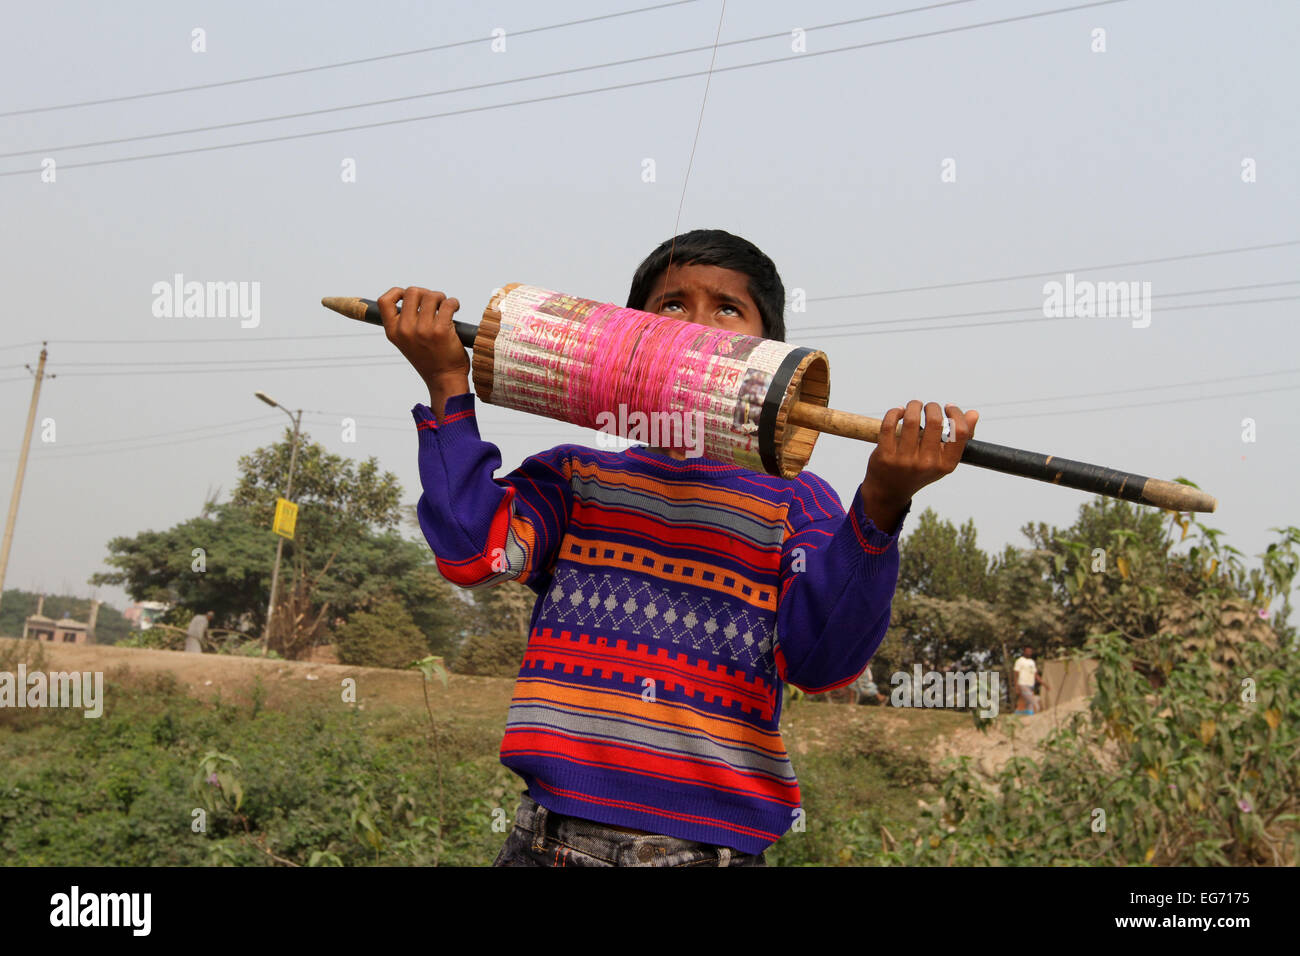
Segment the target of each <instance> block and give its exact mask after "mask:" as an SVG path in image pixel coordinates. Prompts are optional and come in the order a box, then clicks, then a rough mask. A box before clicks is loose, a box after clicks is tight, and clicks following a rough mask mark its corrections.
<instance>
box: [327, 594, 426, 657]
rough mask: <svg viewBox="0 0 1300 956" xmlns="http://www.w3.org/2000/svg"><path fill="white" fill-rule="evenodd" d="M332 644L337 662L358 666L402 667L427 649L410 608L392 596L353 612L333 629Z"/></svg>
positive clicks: (420, 655)
mask: <svg viewBox="0 0 1300 956" xmlns="http://www.w3.org/2000/svg"><path fill="white" fill-rule="evenodd" d="M334 648H335V651H336V653H337V654H338V658H339V663H340V664H351V665H354V666H359V667H405V666H406V665H407V664H409V663H411V662H412V661H414V660H417V659H419V658H421V657H424V656H426V655H427V654H428V653H429V644H428V640H427V639H426V638H425V636H424V634H423V633H421V631H420V629H419V628H418V627H417V626H416V624H415V621H414V620H413V619H412V618H411V614H410V612H409V611H407V610H406V608H405V607H404V606H403V605H402V604H401V602H399V601H397V600H396V599H395V598H392V597H388V598H385V599H384V600H382V601H380V602H378V603H377V604H376V605H375V606H374V607H373V608H372V609H370V610H367V611H360V612H358V613H356V614H353V615H352V618H351V619H350V620H349V621H348V622H347V623H346V624H344V625H343V626H342V627H340V628H339V629H338V631H337V632H336V634H335V640H334Z"/></svg>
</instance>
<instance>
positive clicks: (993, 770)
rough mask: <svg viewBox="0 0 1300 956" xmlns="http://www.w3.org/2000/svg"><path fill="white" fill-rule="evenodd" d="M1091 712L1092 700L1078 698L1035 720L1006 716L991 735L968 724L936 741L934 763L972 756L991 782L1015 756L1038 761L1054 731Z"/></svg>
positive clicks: (979, 769) (976, 767) (1035, 715)
mask: <svg viewBox="0 0 1300 956" xmlns="http://www.w3.org/2000/svg"><path fill="white" fill-rule="evenodd" d="M1087 709H1088V698H1086V697H1076V698H1075V699H1074V700H1071V701H1067V702H1066V703H1064V704H1061V705H1059V706H1057V707H1052V708H1050V709H1048V710H1045V711H1041V712H1039V713H1037V714H1034V715H1033V716H1031V717H1024V716H1019V717H1018V716H1016V715H1015V714H1002V715H1000V716H999V717H997V718H996V719H995V720H994V722H993V726H992V727H991V728H990V729H989V732H988V733H987V734H984V733H981V732H980V731H978V730H976V729H975V728H974V727H973V726H971V724H970V723H969V722H967V723H966V724H965V725H964V726H962V727H960V728H958V729H956V730H954V731H953V732H951V733H949V734H947V735H945V736H943V737H941V738H940V739H939V740H938V741H937V742H936V746H935V748H934V752H933V761H934V763H935V764H936V765H937V764H938V763H940V762H941V761H942V760H943V759H944V758H945V757H971V758H973V760H972V764H973V766H974V767H975V769H976V770H977V771H978V772H979V773H980V775H981V776H983V777H985V778H986V779H991V778H992V777H994V776H996V774H997V773H998V772H999V771H1001V769H1002V768H1003V767H1004V766H1005V765H1006V763H1007V761H1008V760H1010V759H1011V758H1012V757H1015V756H1020V757H1032V758H1034V759H1038V758H1039V757H1040V756H1041V755H1042V742H1043V741H1044V740H1045V739H1046V738H1047V737H1048V736H1049V735H1050V734H1051V733H1052V731H1054V730H1056V729H1057V728H1058V727H1060V726H1062V725H1063V724H1065V723H1066V722H1067V721H1068V719H1069V717H1070V715H1071V714H1076V713H1080V712H1083V711H1086V710H1087Z"/></svg>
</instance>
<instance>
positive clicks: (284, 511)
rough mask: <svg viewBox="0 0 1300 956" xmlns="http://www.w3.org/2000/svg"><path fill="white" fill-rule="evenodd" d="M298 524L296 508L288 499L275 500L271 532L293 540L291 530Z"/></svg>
mask: <svg viewBox="0 0 1300 956" xmlns="http://www.w3.org/2000/svg"><path fill="white" fill-rule="evenodd" d="M297 524H298V506H297V505H296V504H294V503H293V502H292V501H290V500H289V499H288V498H276V499H275V521H274V522H272V524H271V530H272V531H274V532H275V533H276V534H278V535H279V536H280V537H282V538H290V539H292V538H293V529H294V527H295V526H296V525H297Z"/></svg>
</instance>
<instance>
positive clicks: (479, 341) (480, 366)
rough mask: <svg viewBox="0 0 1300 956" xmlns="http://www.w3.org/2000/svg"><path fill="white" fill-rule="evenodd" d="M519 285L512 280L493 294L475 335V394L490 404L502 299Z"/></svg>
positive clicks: (473, 359) (472, 360)
mask: <svg viewBox="0 0 1300 956" xmlns="http://www.w3.org/2000/svg"><path fill="white" fill-rule="evenodd" d="M519 285H520V283H518V282H511V283H510V284H509V285H506V286H503V287H502V288H501V290H500V291H499V292H497V293H496V294H495V295H493V296H492V299H491V301H490V302H488V304H487V307H486V308H485V309H484V310H483V321H481V322H480V323H479V326H478V335H476V336H475V337H474V355H473V357H472V359H471V367H472V369H473V373H474V394H475V395H476V396H477V397H478V398H479V399H481V400H482V401H484V402H487V403H488V404H489V405H490V404H492V380H493V362H494V357H495V355H496V341H497V333H498V332H500V331H501V309H500V306H501V300H502V299H504V298H505V297H506V296H507V295H509V294H510V293H511V292H512V291H513V290H514V289H515V288H516V287H517V286H519Z"/></svg>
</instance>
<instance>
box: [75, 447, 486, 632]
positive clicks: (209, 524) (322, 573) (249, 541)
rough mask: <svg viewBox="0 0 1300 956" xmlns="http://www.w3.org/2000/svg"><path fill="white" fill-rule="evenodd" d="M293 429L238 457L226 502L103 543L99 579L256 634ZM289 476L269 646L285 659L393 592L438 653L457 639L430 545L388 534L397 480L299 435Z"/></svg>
mask: <svg viewBox="0 0 1300 956" xmlns="http://www.w3.org/2000/svg"><path fill="white" fill-rule="evenodd" d="M290 440H291V435H288V434H287V435H286V438H285V440H283V441H281V442H278V443H276V444H275V445H272V446H269V447H265V448H259V449H257V450H255V451H254V452H252V453H250V454H248V455H244V456H242V457H241V458H240V459H239V467H240V471H241V476H240V480H239V483H238V485H237V486H236V488H235V491H234V493H233V496H232V499H231V501H229V502H227V503H225V504H216V503H212V502H210V503H209V504H208V505H207V506H205V508H204V510H203V513H202V514H201V515H200V516H199V517H197V518H193V519H191V520H189V521H186V522H183V523H181V524H179V525H177V526H175V527H174V528H171V529H169V530H166V531H145V532H141V533H140V534H138V535H137V536H135V537H134V538H125V537H122V538H114V539H113V540H112V541H110V542H109V551H110V555H109V557H108V558H107V559H106V563H107V564H109V565H110V566H112V567H114V568H115V569H116V570H114V571H111V572H103V573H100V574H96V575H95V576H94V577H93V578H92V579H91V580H92V582H93V583H98V584H117V585H120V586H122V587H124V588H125V589H126V590H127V592H128V593H129V594H131V596H132V597H133V598H134V599H136V600H166V601H171V602H172V603H175V604H179V605H183V606H184V607H185V608H186V609H188V610H189V611H190V612H195V611H200V612H201V611H206V610H213V611H215V612H216V618H217V622H218V626H224V627H231V628H234V629H238V630H242V631H244V632H245V633H250V634H260V633H261V631H262V628H263V627H264V626H265V620H266V602H267V599H268V595H269V592H270V578H271V567H272V563H273V557H274V554H275V537H274V535H273V534H272V532H271V530H270V525H271V517H272V514H273V509H274V504H275V499H276V497H277V496H278V495H279V494H280V493H281V492H282V490H283V478H284V475H285V473H286V472H287V469H288V464H289V454H290V447H289V446H290ZM299 441H300V445H299V456H298V466H297V467H296V468H295V472H294V499H295V501H296V502H298V504H299V506H300V509H301V510H300V511H299V516H298V523H297V528H296V529H295V537H294V539H293V541H292V542H286V549H285V558H286V560H285V561H284V563H283V565H282V568H281V585H282V586H281V587H280V588H279V589H278V593H277V609H276V618H277V623H276V627H275V628H274V629H273V630H272V633H271V639H272V647H273V649H275V650H276V651H278V652H279V653H281V654H283V655H284V656H286V657H291V656H294V655H298V654H301V653H304V652H305V651H306V650H308V649H309V648H310V647H311V646H312V645H313V644H314V643H315V642H317V641H319V640H322V639H324V638H325V637H327V636H328V634H329V632H330V629H331V628H332V627H333V626H334V623H335V622H341V621H344V620H346V619H347V618H348V617H349V616H350V615H351V614H352V613H355V612H358V611H362V610H367V609H369V608H370V607H371V605H372V604H374V603H375V602H376V601H377V600H379V599H380V597H381V594H391V595H392V596H395V597H396V598H397V599H399V600H401V601H402V602H403V603H404V604H405V606H406V607H407V609H408V612H410V613H411V615H412V616H413V618H414V620H415V622H416V626H417V627H419V628H420V629H421V631H422V632H423V633H424V634H425V638H426V643H427V644H428V649H429V650H430V651H432V652H433V653H435V654H437V653H444V652H445V651H447V650H449V649H450V648H451V647H453V646H454V645H455V644H456V642H457V641H458V639H459V632H460V630H461V627H460V626H459V620H458V615H463V608H462V606H461V605H459V604H457V601H458V599H457V598H456V597H455V595H454V594H453V593H452V590H451V588H450V586H449V585H447V584H446V583H445V582H444V581H442V579H441V577H440V576H438V575H437V572H436V570H435V569H434V568H433V566H432V556H431V555H430V554H429V552H428V549H427V548H425V547H424V546H422V545H420V544H417V543H416V542H413V541H408V540H405V539H403V538H402V537H401V536H400V535H399V534H397V532H396V531H395V530H394V529H395V527H396V526H397V524H398V522H399V519H400V518H401V515H402V509H401V507H400V505H399V500H400V498H401V493H402V492H401V486H400V484H399V483H398V482H397V479H396V477H395V476H394V475H393V474H391V473H389V472H383V473H381V472H380V470H379V467H378V464H377V462H376V460H375V459H374V458H371V459H368V460H366V461H364V462H359V463H358V462H355V461H352V460H350V459H346V458H343V457H341V456H339V455H333V454H330V453H329V452H327V451H326V450H325V449H324V448H323V447H321V446H320V445H317V444H313V443H311V441H310V438H309V436H307V435H305V434H304V435H301V436H300V439H299Z"/></svg>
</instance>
